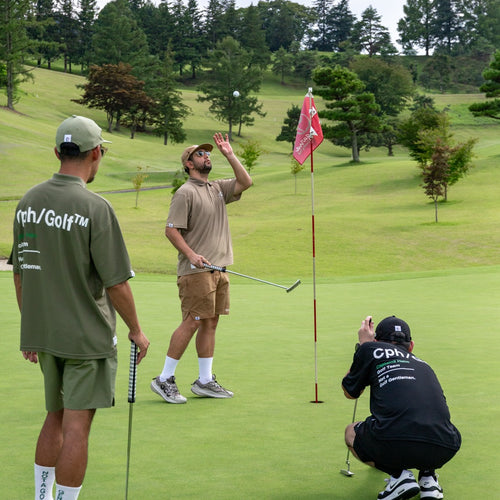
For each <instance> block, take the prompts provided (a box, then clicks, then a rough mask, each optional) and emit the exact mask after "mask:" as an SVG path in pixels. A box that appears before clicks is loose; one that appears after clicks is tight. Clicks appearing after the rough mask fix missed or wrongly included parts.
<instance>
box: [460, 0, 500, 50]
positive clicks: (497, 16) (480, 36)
mask: <svg viewBox="0 0 500 500" xmlns="http://www.w3.org/2000/svg"><path fill="white" fill-rule="evenodd" d="M456 8H457V13H458V15H459V17H460V19H461V20H462V29H461V30H460V31H459V33H458V37H459V43H458V44H457V48H459V49H460V51H461V52H469V53H470V52H474V51H478V50H483V51H484V50H485V49H486V50H489V51H490V52H491V49H494V48H496V47H498V46H499V45H500V2H498V0H459V1H458V3H457V7H456Z"/></svg>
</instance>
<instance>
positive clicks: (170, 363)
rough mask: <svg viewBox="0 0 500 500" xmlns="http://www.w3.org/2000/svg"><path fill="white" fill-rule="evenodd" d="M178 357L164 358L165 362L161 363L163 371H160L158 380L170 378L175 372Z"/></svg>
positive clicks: (162, 380) (163, 380)
mask: <svg viewBox="0 0 500 500" xmlns="http://www.w3.org/2000/svg"><path fill="white" fill-rule="evenodd" d="M178 362H179V360H178V359H174V358H169V357H168V356H167V357H166V358H165V364H164V365H163V371H162V372H161V373H160V382H165V380H167V378H170V377H171V376H172V375H174V374H175V369H176V368H177V363H178Z"/></svg>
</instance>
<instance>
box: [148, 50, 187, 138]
mask: <svg viewBox="0 0 500 500" xmlns="http://www.w3.org/2000/svg"><path fill="white" fill-rule="evenodd" d="M173 68H174V60H173V54H172V52H171V51H170V50H168V51H167V53H166V54H165V57H164V60H163V62H161V63H159V64H158V66H157V67H156V68H155V70H154V72H153V73H154V75H155V77H154V78H153V79H152V80H151V81H150V82H149V83H148V85H147V87H146V91H147V93H148V94H149V95H150V96H151V97H152V98H153V101H154V103H155V105H154V106H153V108H152V110H151V123H152V125H153V129H154V131H155V133H156V134H158V135H160V136H162V137H163V144H164V145H165V146H166V145H167V144H168V141H169V139H170V140H171V141H172V142H173V143H174V144H175V143H180V142H183V141H184V140H185V139H186V132H185V130H184V127H183V123H184V118H185V117H186V116H188V115H189V113H190V108H189V107H188V106H186V105H185V104H184V103H183V102H182V94H181V92H179V91H178V90H177V82H176V81H175V77H174V69H173Z"/></svg>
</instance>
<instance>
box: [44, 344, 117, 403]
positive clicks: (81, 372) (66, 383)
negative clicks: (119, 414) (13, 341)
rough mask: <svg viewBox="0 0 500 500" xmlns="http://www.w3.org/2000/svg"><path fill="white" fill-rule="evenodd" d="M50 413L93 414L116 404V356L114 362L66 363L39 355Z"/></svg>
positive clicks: (103, 359) (86, 360) (76, 361)
mask: <svg viewBox="0 0 500 500" xmlns="http://www.w3.org/2000/svg"><path fill="white" fill-rule="evenodd" d="M38 361H39V363H40V367H41V369H42V373H43V380H44V386H45V407H46V409H47V411H51V412H52V411H59V410H62V409H63V408H65V409H68V410H90V409H94V408H109V407H111V406H114V404H115V380H116V369H117V365H118V361H117V357H116V352H115V355H114V356H113V357H111V358H102V359H65V358H59V357H57V356H53V355H52V354H47V353H45V352H39V353H38Z"/></svg>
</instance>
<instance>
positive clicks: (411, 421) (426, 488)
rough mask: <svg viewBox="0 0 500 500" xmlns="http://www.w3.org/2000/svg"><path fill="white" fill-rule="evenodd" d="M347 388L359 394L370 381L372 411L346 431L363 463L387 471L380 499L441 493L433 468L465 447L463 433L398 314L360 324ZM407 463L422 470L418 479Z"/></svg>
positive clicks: (344, 385) (349, 394) (351, 395)
mask: <svg viewBox="0 0 500 500" xmlns="http://www.w3.org/2000/svg"><path fill="white" fill-rule="evenodd" d="M358 337H359V348H358V349H356V352H355V354H354V358H353V362H352V365H351V368H350V370H349V373H348V374H347V375H346V376H345V377H344V379H343V380H342V388H343V390H344V394H345V396H346V397H347V398H349V399H356V398H358V397H359V396H360V395H361V393H362V392H363V390H364V389H365V387H367V386H370V411H371V415H370V416H369V417H368V418H367V419H366V420H365V421H363V422H354V423H352V424H350V425H348V426H347V428H346V430H345V441H346V444H347V446H348V447H349V449H350V451H351V452H352V454H353V455H354V456H355V457H356V458H358V459H359V460H361V461H362V462H364V463H366V464H367V465H370V466H372V467H375V468H377V469H379V470H382V471H384V472H386V473H387V474H390V478H389V479H386V481H387V486H386V488H385V490H384V491H381V492H380V493H379V495H378V499H381V500H382V499H383V500H400V499H409V498H412V497H414V496H415V495H417V494H418V493H419V492H420V498H443V490H442V488H441V486H440V485H439V483H438V481H437V475H436V472H435V470H436V469H439V468H441V467H442V466H443V465H444V464H445V463H446V462H448V461H449V460H451V458H452V457H453V456H454V455H455V454H456V452H457V451H458V450H459V449H460V445H461V436H460V432H459V431H458V429H457V428H456V427H455V426H454V425H453V424H452V423H451V421H450V412H449V410H448V406H447V404H446V399H445V397H444V394H443V390H442V389H441V385H440V384H439V381H438V379H437V377H436V375H435V373H434V372H433V370H432V369H431V367H430V366H429V365H428V364H427V363H426V362H425V361H422V360H421V359H418V358H417V357H416V356H415V355H413V354H412V351H413V345H414V343H413V340H412V339H411V333H410V327H409V326H408V324H407V323H406V322H405V321H403V320H401V319H399V318H396V317H395V316H391V317H388V318H385V319H383V320H382V321H381V322H380V323H379V324H378V325H377V329H376V330H375V331H374V328H373V322H372V317H371V316H368V317H367V318H366V319H365V320H363V322H362V323H361V328H360V329H359V331H358ZM409 469H417V470H418V471H419V474H418V483H417V481H416V479H415V477H414V476H413V474H412V472H411V471H410V470H409Z"/></svg>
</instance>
